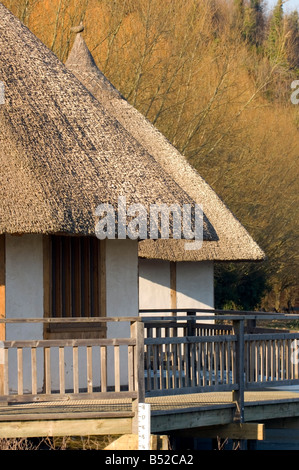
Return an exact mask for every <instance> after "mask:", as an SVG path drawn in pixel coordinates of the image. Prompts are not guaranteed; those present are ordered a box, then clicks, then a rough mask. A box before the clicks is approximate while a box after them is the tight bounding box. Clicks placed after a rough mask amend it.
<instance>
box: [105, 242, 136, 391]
mask: <svg viewBox="0 0 299 470" xmlns="http://www.w3.org/2000/svg"><path fill="white" fill-rule="evenodd" d="M106 315H107V317H138V243H137V241H135V240H106ZM129 337H130V324H129V323H128V322H116V323H108V328H107V338H129ZM108 363H109V367H108V369H109V371H110V377H109V378H108V384H111V383H112V376H113V374H114V366H113V359H112V358H111V354H109V355H108ZM120 370H121V385H126V384H127V383H128V363H127V347H125V346H124V347H122V346H121V347H120Z"/></svg>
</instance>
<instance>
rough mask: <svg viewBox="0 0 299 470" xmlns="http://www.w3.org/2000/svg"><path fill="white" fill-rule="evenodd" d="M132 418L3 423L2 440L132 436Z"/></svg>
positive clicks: (0, 427) (0, 431)
mask: <svg viewBox="0 0 299 470" xmlns="http://www.w3.org/2000/svg"><path fill="white" fill-rule="evenodd" d="M131 432H132V418H106V419H70V420H67V419H64V420H44V421H16V422H2V423H1V426H0V438H7V439H8V438H25V437H47V436H48V437H53V436H90V435H94V436H99V435H107V434H110V435H111V434H131Z"/></svg>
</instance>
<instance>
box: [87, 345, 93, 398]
mask: <svg viewBox="0 0 299 470" xmlns="http://www.w3.org/2000/svg"><path fill="white" fill-rule="evenodd" d="M86 360H87V391H88V393H92V390H93V377H92V347H91V346H87V348H86Z"/></svg>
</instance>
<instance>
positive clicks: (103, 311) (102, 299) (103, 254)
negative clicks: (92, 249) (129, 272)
mask: <svg viewBox="0 0 299 470" xmlns="http://www.w3.org/2000/svg"><path fill="white" fill-rule="evenodd" d="M106 249H107V248H106V240H100V249H99V257H100V259H99V266H100V273H99V277H100V298H99V302H100V306H99V309H100V316H101V317H106V315H107V306H106V304H107V300H106Z"/></svg>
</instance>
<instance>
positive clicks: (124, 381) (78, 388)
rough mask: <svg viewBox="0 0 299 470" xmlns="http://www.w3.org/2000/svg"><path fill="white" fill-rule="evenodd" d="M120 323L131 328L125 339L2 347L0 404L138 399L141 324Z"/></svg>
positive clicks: (18, 343)
mask: <svg viewBox="0 0 299 470" xmlns="http://www.w3.org/2000/svg"><path fill="white" fill-rule="evenodd" d="M122 320H123V321H124V322H129V323H130V337H128V338H111V339H108V338H99V339H65V340H63V339H55V340H51V339H47V340H12V341H4V342H1V344H0V349H1V351H0V354H1V359H2V360H1V361H0V362H1V364H0V401H1V400H2V401H9V402H16V401H19V402H20V401H21V402H24V401H48V400H65V399H80V398H81V399H83V398H84V399H89V398H93V399H94V398H132V399H137V398H139V397H140V394H141V396H142V393H143V380H140V378H141V375H140V369H138V364H140V355H141V356H142V357H143V347H144V346H143V334H144V333H143V324H142V323H141V322H140V321H136V319H133V318H123V319H122ZM137 320H138V319H137ZM3 321H5V320H3ZM49 321H51V320H49V319H48V320H47V319H44V320H36V319H31V320H29V319H27V320H6V321H5V323H14V324H19V323H26V324H27V325H28V324H29V323H37V322H43V323H48V322H49ZM52 321H54V322H55V320H52ZM63 321H65V319H64V320H57V322H63ZM68 321H69V320H68ZM74 321H77V322H80V321H81V320H80V319H75V320H74ZM90 321H92V320H90ZM93 321H95V320H93ZM97 321H106V322H108V321H112V322H113V321H119V319H97ZM84 322H86V319H84ZM124 370H125V371H126V373H124ZM70 375H71V377H69V376H70ZM142 379H143V377H142Z"/></svg>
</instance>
